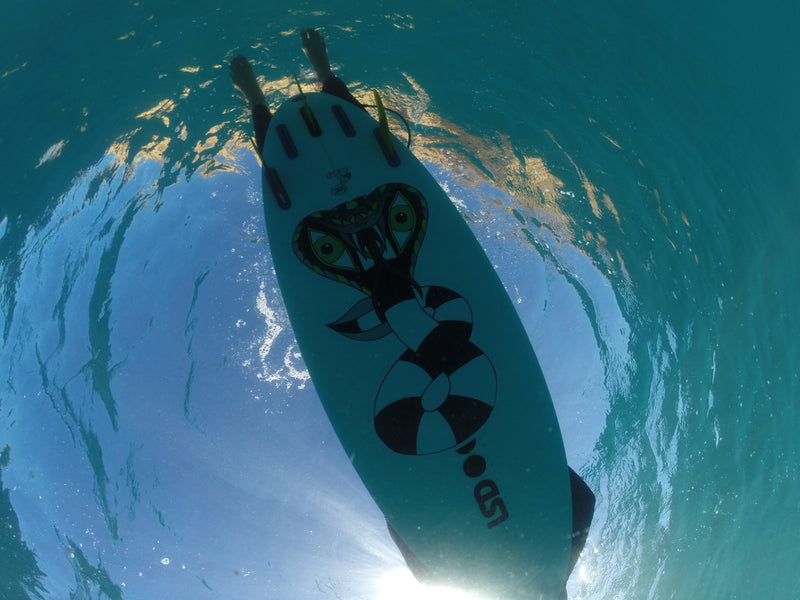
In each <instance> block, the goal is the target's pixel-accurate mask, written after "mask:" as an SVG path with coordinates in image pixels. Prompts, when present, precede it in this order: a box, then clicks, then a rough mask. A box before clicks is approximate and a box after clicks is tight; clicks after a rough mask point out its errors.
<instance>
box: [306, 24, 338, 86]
mask: <svg viewBox="0 0 800 600" xmlns="http://www.w3.org/2000/svg"><path fill="white" fill-rule="evenodd" d="M300 39H302V40H303V51H304V52H305V53H306V56H307V57H308V60H309V62H310V63H311V66H312V67H313V69H314V72H315V73H316V74H317V79H319V81H320V83H325V82H326V81H327V80H328V79H330V78H331V77H332V76H333V73H332V72H331V61H330V60H329V59H328V48H327V47H326V46H325V39H324V38H323V37H322V35H321V34H320V33H319V32H318V31H317V30H316V29H304V30H303V31H302V32H300Z"/></svg>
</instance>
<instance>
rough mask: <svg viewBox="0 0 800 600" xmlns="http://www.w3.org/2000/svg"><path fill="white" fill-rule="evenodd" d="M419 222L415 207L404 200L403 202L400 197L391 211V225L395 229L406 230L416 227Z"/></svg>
mask: <svg viewBox="0 0 800 600" xmlns="http://www.w3.org/2000/svg"><path fill="white" fill-rule="evenodd" d="M416 222H417V217H416V215H415V214H414V209H413V208H412V207H411V206H410V205H409V204H406V203H405V202H404V201H403V202H402V203H401V202H400V201H399V199H398V200H397V201H395V204H394V206H392V208H391V210H390V211H389V225H390V226H391V228H392V229H393V230H394V231H398V232H406V231H411V230H412V229H414V225H415V224H416Z"/></svg>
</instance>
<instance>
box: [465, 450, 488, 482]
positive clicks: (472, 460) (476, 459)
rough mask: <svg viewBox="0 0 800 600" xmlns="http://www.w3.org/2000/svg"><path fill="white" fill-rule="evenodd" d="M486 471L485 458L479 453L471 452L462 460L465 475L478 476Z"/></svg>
mask: <svg viewBox="0 0 800 600" xmlns="http://www.w3.org/2000/svg"><path fill="white" fill-rule="evenodd" d="M485 471H486V459H485V458H483V457H482V456H481V455H480V454H473V455H472V456H468V457H467V458H466V460H464V473H465V474H466V476H467V477H480V476H481V475H483V473H484V472H485Z"/></svg>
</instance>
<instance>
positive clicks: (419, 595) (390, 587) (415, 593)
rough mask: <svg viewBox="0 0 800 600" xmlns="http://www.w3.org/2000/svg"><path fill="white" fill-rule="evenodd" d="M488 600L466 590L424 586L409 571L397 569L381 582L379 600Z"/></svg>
mask: <svg viewBox="0 0 800 600" xmlns="http://www.w3.org/2000/svg"><path fill="white" fill-rule="evenodd" d="M409 598H414V600H487V599H486V598H484V597H482V596H477V595H475V594H470V593H469V592H465V591H464V590H459V589H456V588H451V587H447V586H438V585H424V584H422V583H420V582H419V581H417V580H416V579H415V578H414V576H413V575H412V574H411V571H409V570H408V569H402V568H401V569H395V570H394V571H391V572H390V573H388V574H387V575H386V576H384V577H383V579H382V580H381V582H380V587H379V592H378V599H377V600H408V599H409Z"/></svg>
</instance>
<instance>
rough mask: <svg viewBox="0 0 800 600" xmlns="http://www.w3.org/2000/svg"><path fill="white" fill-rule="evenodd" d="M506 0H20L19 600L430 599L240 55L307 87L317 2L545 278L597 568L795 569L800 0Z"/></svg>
mask: <svg viewBox="0 0 800 600" xmlns="http://www.w3.org/2000/svg"><path fill="white" fill-rule="evenodd" d="M500 4H501V3H497V2H494V3H492V2H464V1H463V0H461V1H459V2H450V1H446V0H442V1H441V2H428V3H423V2H404V3H397V4H396V5H395V4H390V3H383V2H360V1H352V0H349V1H346V2H345V1H341V0H331V1H330V2H326V3H322V2H293V3H285V2H273V3H262V2H258V3H256V2H252V3H250V2H242V3H229V4H228V5H225V6H223V7H219V6H218V5H216V4H214V3H204V2H192V3H168V5H167V4H164V3H155V2H149V1H147V0H142V1H140V2H136V3H124V4H122V3H106V4H103V5H100V4H97V3H66V2H41V3H37V4H31V5H29V6H26V7H17V6H15V7H14V9H13V11H11V9H10V8H8V7H6V8H4V10H3V12H4V14H3V19H1V20H0V102H1V103H2V104H0V119H2V126H1V127H0V147H1V148H2V151H3V160H2V162H1V163H0V165H2V166H0V178H1V179H2V181H3V185H2V189H1V190H0V332H2V338H1V339H0V452H1V454H0V520H1V521H2V527H0V599H2V600H17V599H22V598H122V597H124V598H133V599H140V598H225V597H237V598H264V597H267V598H295V599H297V598H299V599H303V600H304V599H306V598H309V599H313V598H330V597H333V598H347V599H355V598H364V599H370V600H372V599H377V600H388V599H389V598H399V597H403V598H405V597H421V596H419V594H420V593H421V592H419V590H417V591H413V592H412V591H405V592H403V591H402V590H403V589H406V590H408V589H410V588H403V587H402V585H401V584H403V585H404V584H406V583H408V582H409V579H410V576H409V575H408V573H407V571H405V570H404V567H403V562H402V559H401V557H400V555H399V552H398V551H397V550H396V548H395V547H394V545H393V544H392V542H391V540H390V539H389V537H388V534H387V533H386V530H385V527H384V523H383V519H382V517H381V515H380V513H379V512H378V510H377V508H376V507H375V506H374V505H373V504H372V502H371V500H370V498H369V496H368V494H367V493H366V491H365V490H364V489H363V487H362V486H361V484H360V483H359V481H358V479H357V477H356V476H355V474H354V472H353V471H352V468H351V467H350V463H349V461H348V458H347V456H345V455H344V453H343V451H342V450H341V449H340V447H339V446H338V442H337V441H336V438H335V435H334V434H333V432H332V431H331V430H330V427H329V425H328V424H327V421H326V419H325V417H324V414H323V412H322V409H321V407H320V406H319V403H318V402H317V400H316V396H315V394H314V391H313V387H312V385H311V383H310V380H309V378H308V374H307V372H306V371H305V368H304V366H303V362H302V357H301V356H300V355H299V353H298V351H297V347H296V344H295V342H294V339H293V337H292V334H291V331H290V330H289V328H288V322H287V319H286V315H285V312H284V310H283V308H282V305H281V301H280V296H279V292H278V290H277V289H276V282H275V278H274V273H273V272H272V270H271V263H270V257H269V248H268V245H267V244H266V241H265V239H264V223H263V216H262V211H261V207H260V181H259V176H260V175H259V167H258V164H257V162H256V159H255V157H254V155H253V153H252V151H251V150H250V148H249V142H248V140H247V131H248V127H249V122H248V115H247V111H246V109H245V107H244V106H243V104H242V102H241V100H240V99H239V98H238V96H237V95H236V94H235V93H234V92H233V90H232V88H231V86H230V82H229V81H228V78H227V62H228V61H229V60H230V59H231V58H232V57H233V56H234V55H235V54H236V53H237V52H240V51H241V52H244V53H246V54H247V55H248V56H249V57H250V58H251V59H252V60H253V62H254V64H255V66H256V70H257V72H258V73H259V74H261V75H262V76H263V79H262V83H263V85H264V87H266V88H268V99H269V100H270V102H271V103H272V104H273V106H276V105H277V104H279V103H280V102H281V101H282V99H284V98H286V97H287V96H288V94H290V93H291V90H290V84H289V79H288V77H289V76H290V75H291V73H293V72H298V73H299V74H300V77H301V79H302V80H303V82H304V83H305V84H306V85H308V86H309V87H311V86H312V85H313V84H312V82H311V79H310V73H309V72H308V70H307V67H306V66H305V63H304V57H303V55H302V53H301V52H300V49H299V42H298V39H297V32H298V31H299V30H300V29H301V28H303V27H306V26H319V27H323V28H324V31H325V33H326V35H327V38H328V42H329V48H330V50H331V55H332V58H333V61H334V66H335V67H336V68H338V69H339V72H340V74H341V75H342V77H344V78H345V79H346V80H347V81H349V82H350V83H351V87H352V89H353V90H354V92H355V93H356V95H357V96H358V95H362V96H363V95H367V94H368V93H369V91H370V89H371V88H377V89H379V90H381V91H382V93H383V95H384V97H385V98H386V99H387V101H389V102H390V104H392V105H393V106H395V107H396V108H398V109H399V110H401V111H402V112H404V113H405V114H407V115H408V116H409V118H410V120H411V122H412V131H413V135H414V144H415V146H414V147H415V150H416V151H417V153H418V154H419V155H420V156H423V157H424V158H425V159H426V160H427V161H428V164H429V166H430V168H431V169H432V170H433V171H434V173H435V174H436V176H437V178H439V180H440V181H441V182H442V183H443V184H444V185H446V186H447V188H448V190H449V191H450V193H451V196H452V197H453V200H454V201H455V202H456V203H457V205H458V206H459V208H460V209H461V210H462V213H463V214H464V215H465V217H466V218H467V219H468V221H469V222H470V225H471V226H472V227H473V229H474V231H475V232H476V235H478V237H479V238H480V239H481V241H482V242H483V243H484V245H485V247H486V249H487V252H488V253H489V255H490V257H491V258H492V260H493V261H494V262H495V264H496V265H497V268H498V271H499V272H500V274H501V277H502V278H503V280H504V282H505V283H506V285H507V287H508V289H509V293H510V294H511V296H512V298H513V299H514V300H515V302H516V303H517V306H518V309H519V312H520V315H521V316H522V318H523V321H524V323H525V326H526V328H527V329H528V331H529V333H530V335H531V339H532V340H533V343H534V347H535V349H536V351H537V353H538V355H539V357H540V359H541V362H542V367H543V370H544V372H545V376H546V377H547V379H548V383H549V385H550V387H551V391H552V393H553V398H554V402H555V404H556V406H557V411H558V415H559V420H560V424H561V427H562V433H563V435H564V440H565V445H566V449H567V456H568V458H569V461H570V464H571V465H572V466H573V468H575V469H576V470H578V471H579V472H580V473H581V475H582V476H583V477H584V479H586V481H587V482H588V483H589V484H590V486H591V487H592V488H593V489H594V490H595V492H596V494H597V499H598V504H597V511H596V515H595V522H594V524H593V527H592V530H591V532H590V535H589V539H588V542H587V546H586V550H585V553H584V555H583V556H582V558H581V560H580V562H579V563H578V566H577V568H576V570H575V572H574V574H573V576H572V578H571V579H570V582H569V584H568V590H569V592H570V597H572V598H584V599H610V598H652V599H666V598H676V599H682V598H739V599H751V598H752V599H755V598H763V597H770V598H778V599H781V598H787V599H789V598H795V597H796V595H797V589H798V587H800V570H798V568H797V566H798V559H800V550H798V543H797V542H798V533H797V532H798V531H800V484H798V478H799V477H800V473H798V471H799V470H800V469H799V468H798V461H800V442H798V441H797V439H798V438H797V435H796V431H795V430H796V428H797V425H798V424H799V423H800V414H799V413H800V411H798V407H797V402H798V388H799V385H798V384H799V382H798V367H797V364H798V360H800V344H798V342H797V341H796V333H797V331H798V330H800V328H799V327H798V325H800V318H798V311H797V308H796V307H797V304H798V299H800V275H798V268H797V265H798V261H799V259H800V245H798V243H797V239H796V238H797V236H796V229H797V226H798V223H800V112H798V111H797V106H800V68H798V67H799V66H800V65H798V58H799V57H800V41H799V38H798V37H797V36H796V34H795V29H796V24H797V23H798V22H800V8H799V7H798V5H797V4H796V3H793V2H778V1H771V2H766V3H762V4H761V5H759V6H755V5H751V4H745V3H735V2H734V3H706V5H705V6H696V5H695V3H691V2H688V1H687V2H679V3H677V4H676V3H671V4H668V5H667V4H664V5H659V4H655V3H647V4H642V3H639V5H638V6H635V7H634V6H633V3H625V2H622V1H614V2H611V3H592V2H586V1H580V2H575V3H571V4H567V3H556V2H524V3H523V2H519V3H517V2H506V3H503V6H502V7H501V6H500ZM12 13H13V14H12Z"/></svg>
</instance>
